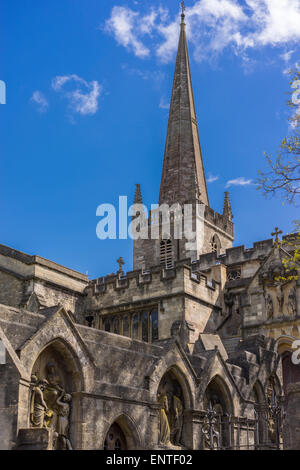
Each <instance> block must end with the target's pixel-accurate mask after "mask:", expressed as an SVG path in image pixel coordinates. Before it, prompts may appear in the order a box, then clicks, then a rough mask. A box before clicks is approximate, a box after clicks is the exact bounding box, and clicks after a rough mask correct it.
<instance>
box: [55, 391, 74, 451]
mask: <svg viewBox="0 0 300 470" xmlns="http://www.w3.org/2000/svg"><path fill="white" fill-rule="evenodd" d="M71 400H72V397H71V395H69V394H68V393H65V392H64V391H63V392H62V393H61V395H60V396H59V397H58V399H57V400H56V410H57V415H58V419H57V427H56V433H57V436H58V447H59V449H60V450H72V446H71V443H70V441H69V415H70V403H71Z"/></svg>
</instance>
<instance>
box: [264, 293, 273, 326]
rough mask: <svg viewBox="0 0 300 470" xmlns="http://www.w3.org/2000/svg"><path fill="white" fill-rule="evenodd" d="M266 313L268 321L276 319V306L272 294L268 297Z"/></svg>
mask: <svg viewBox="0 0 300 470" xmlns="http://www.w3.org/2000/svg"><path fill="white" fill-rule="evenodd" d="M266 313H267V319H268V320H270V319H271V318H273V317H274V304H273V300H272V297H271V295H270V294H268V295H267V297H266Z"/></svg>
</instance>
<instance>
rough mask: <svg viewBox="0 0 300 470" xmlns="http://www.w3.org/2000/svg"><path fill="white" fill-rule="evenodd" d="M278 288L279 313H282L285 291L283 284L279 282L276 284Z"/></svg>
mask: <svg viewBox="0 0 300 470" xmlns="http://www.w3.org/2000/svg"><path fill="white" fill-rule="evenodd" d="M276 290H277V302H278V308H279V313H282V310H283V304H284V293H283V290H282V284H278V285H277V286H276Z"/></svg>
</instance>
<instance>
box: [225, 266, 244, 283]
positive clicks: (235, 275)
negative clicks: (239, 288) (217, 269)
mask: <svg viewBox="0 0 300 470" xmlns="http://www.w3.org/2000/svg"><path fill="white" fill-rule="evenodd" d="M241 277H242V271H241V268H240V267H238V268H235V269H230V270H229V271H228V272H227V281H236V280H237V279H241Z"/></svg>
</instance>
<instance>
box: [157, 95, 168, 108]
mask: <svg viewBox="0 0 300 470" xmlns="http://www.w3.org/2000/svg"><path fill="white" fill-rule="evenodd" d="M159 107H160V108H161V109H169V108H170V103H169V102H168V101H167V100H166V99H165V98H164V97H163V96H162V97H161V99H160V102H159Z"/></svg>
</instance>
